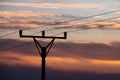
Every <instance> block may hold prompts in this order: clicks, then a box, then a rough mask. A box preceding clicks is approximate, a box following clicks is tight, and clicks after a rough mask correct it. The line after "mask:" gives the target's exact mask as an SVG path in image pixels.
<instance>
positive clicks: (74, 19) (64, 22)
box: [0, 10, 120, 38]
mask: <svg viewBox="0 0 120 80" xmlns="http://www.w3.org/2000/svg"><path fill="white" fill-rule="evenodd" d="M119 11H120V10H114V11H110V12H105V13H100V14H96V15H91V16H87V17H82V18H77V19H72V20H68V21H63V22H56V23H54V24H52V25H58V24H63V23H68V22H71V21H77V20H83V19H87V18H91V17H95V16H100V15H105V14H110V13H114V12H119ZM36 28H40V27H36ZM36 28H29V29H25V30H31V29H36ZM17 32H18V31H15V32H12V33H8V34H5V35H3V36H0V37H1V38H2V37H5V36H9V35H12V34H14V33H17Z"/></svg>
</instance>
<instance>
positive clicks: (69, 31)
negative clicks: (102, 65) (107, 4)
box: [1, 16, 120, 52]
mask: <svg viewBox="0 0 120 80" xmlns="http://www.w3.org/2000/svg"><path fill="white" fill-rule="evenodd" d="M119 17H120V16H118V17H113V18H108V19H104V20H97V21H94V22H102V21H106V20H111V19H116V18H119ZM90 23H93V22H89V24H90ZM84 24H85V23H84ZM75 31H79V30H78V29H76V30H71V31H67V32H68V33H70V32H75ZM62 33H63V32H62ZM62 33H59V34H62ZM59 34H55V35H59ZM27 44H28V43H25V44H21V45H17V46H14V47H12V48H7V49H3V50H1V52H3V51H8V50H11V49H14V48H17V47H21V46H25V45H27Z"/></svg>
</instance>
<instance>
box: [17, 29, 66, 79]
mask: <svg viewBox="0 0 120 80" xmlns="http://www.w3.org/2000/svg"><path fill="white" fill-rule="evenodd" d="M19 35H20V37H23V38H33V40H34V43H35V46H36V48H37V50H38V52H39V54H40V56H41V58H42V61H41V62H42V64H41V66H42V70H41V80H45V72H46V71H45V64H46V56H47V55H48V53H49V51H50V49H51V47H52V45H53V43H54V41H55V39H67V32H64V36H63V37H54V36H45V31H42V36H32V35H23V34H22V30H19ZM36 38H47V39H52V40H51V41H50V42H49V43H48V45H47V46H41V44H40V43H39V42H38V40H37V39H36Z"/></svg>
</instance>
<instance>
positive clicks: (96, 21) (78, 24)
mask: <svg viewBox="0 0 120 80" xmlns="http://www.w3.org/2000/svg"><path fill="white" fill-rule="evenodd" d="M116 18H120V16H117V17H112V18H108V19H103V20H97V21H93V22H87V23H83V24H77V25H71V26H79V25H85V24H90V23H94V22H103V21H107V20H112V19H116ZM59 29H60V28H59ZM55 30H56V29H55ZM75 31H79V30H78V29H76V30H70V31H66V32H67V33H70V32H75ZM62 33H63V32H61V33H58V34H55V35H60V34H62Z"/></svg>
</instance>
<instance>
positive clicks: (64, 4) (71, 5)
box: [0, 2, 103, 9]
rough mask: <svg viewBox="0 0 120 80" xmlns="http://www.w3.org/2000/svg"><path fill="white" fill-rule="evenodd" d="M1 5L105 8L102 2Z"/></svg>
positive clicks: (14, 4)
mask: <svg viewBox="0 0 120 80" xmlns="http://www.w3.org/2000/svg"><path fill="white" fill-rule="evenodd" d="M0 5H10V6H24V7H25V6H26V7H35V8H54V9H57V8H64V7H67V8H87V9H89V8H101V7H102V8H103V5H101V4H85V3H10V2H0Z"/></svg>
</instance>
